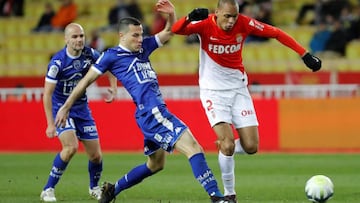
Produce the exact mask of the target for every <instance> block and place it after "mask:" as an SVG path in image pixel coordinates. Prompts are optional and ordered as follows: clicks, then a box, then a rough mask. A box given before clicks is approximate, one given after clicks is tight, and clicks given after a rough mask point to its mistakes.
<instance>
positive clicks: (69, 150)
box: [61, 146, 78, 161]
mask: <svg viewBox="0 0 360 203" xmlns="http://www.w3.org/2000/svg"><path fill="white" fill-rule="evenodd" d="M77 150H78V147H76V146H66V147H64V148H63V149H62V151H61V154H62V158H63V159H64V160H63V161H69V160H70V159H71V158H72V157H73V156H74V155H75V154H76V152H77Z"/></svg>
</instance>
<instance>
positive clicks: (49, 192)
mask: <svg viewBox="0 0 360 203" xmlns="http://www.w3.org/2000/svg"><path fill="white" fill-rule="evenodd" d="M40 200H41V201H43V202H56V197H55V190H54V188H47V189H46V190H43V191H42V192H41V194H40Z"/></svg>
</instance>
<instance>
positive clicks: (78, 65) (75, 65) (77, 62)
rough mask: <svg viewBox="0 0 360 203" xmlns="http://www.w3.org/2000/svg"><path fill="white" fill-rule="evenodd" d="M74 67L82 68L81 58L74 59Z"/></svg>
mask: <svg viewBox="0 0 360 203" xmlns="http://www.w3.org/2000/svg"><path fill="white" fill-rule="evenodd" d="M73 67H74V68H75V69H76V70H80V69H81V62H80V61H79V60H74V61H73Z"/></svg>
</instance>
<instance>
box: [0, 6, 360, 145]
mask: <svg viewBox="0 0 360 203" xmlns="http://www.w3.org/2000/svg"><path fill="white" fill-rule="evenodd" d="M172 2H173V4H174V5H175V8H176V12H177V16H178V18H180V17H182V16H185V15H187V14H188V13H189V12H190V11H191V10H192V9H194V8H196V7H206V8H209V9H210V10H214V9H215V6H216V4H217V0H196V1H193V0H172ZM359 2H360V1H358V0H296V1H289V0H248V1H242V0H239V5H240V12H241V13H243V14H245V15H249V16H251V17H253V18H255V19H257V20H259V21H262V22H265V23H268V24H272V25H274V26H276V27H279V28H281V29H282V30H284V31H285V32H287V33H288V34H290V35H291V36H292V37H294V38H295V39H296V40H297V41H298V42H300V43H301V44H302V45H303V46H304V47H306V48H307V49H308V50H309V51H310V52H312V53H313V54H315V55H317V56H319V57H320V58H321V59H322V61H323V67H322V69H321V71H319V72H316V73H312V72H311V71H310V70H309V69H308V68H306V66H305V65H304V63H303V61H302V60H301V58H300V57H299V56H298V55H297V54H296V53H295V52H293V51H292V50H290V49H289V48H287V47H285V46H283V45H282V44H280V43H279V42H278V41H276V40H272V39H271V40H269V39H264V38H258V37H254V36H250V37H249V38H248V39H247V41H246V43H245V45H244V48H243V61H244V65H245V68H246V71H247V73H248V76H249V88H250V91H251V93H252V95H253V97H254V100H255V105H256V108H257V109H258V110H257V114H259V120H260V123H261V128H260V131H261V132H260V133H261V134H262V136H263V137H262V140H261V147H262V149H264V150H283V151H284V150H285V151H286V150H313V149H317V150H319V149H320V150H336V151H358V150H360V140H359V139H360V138H358V137H360V136H358V135H359V130H358V129H357V126H356V125H357V122H356V120H357V119H358V118H357V117H358V115H360V109H359V108H360V107H359V106H360V105H359V104H360V99H359V95H360V90H359V84H360V3H359ZM155 3H156V1H155V0H102V1H97V0H56V1H49V0H0V6H1V7H0V9H1V14H0V113H1V115H3V116H2V118H1V119H2V120H1V122H0V123H1V124H0V125H2V126H1V128H2V129H5V133H2V135H1V136H2V137H4V138H5V136H7V135H8V134H11V133H6V132H7V131H6V130H8V132H14V131H15V132H16V133H17V134H19V135H22V134H28V133H29V132H22V131H21V129H18V125H17V124H14V122H16V123H26V122H28V121H25V120H24V121H22V120H21V119H23V118H19V115H22V116H21V117H32V118H34V117H33V116H35V115H36V116H37V117H36V118H34V120H32V123H30V124H29V126H28V127H29V128H31V126H32V127H33V126H41V128H40V130H39V128H37V130H38V131H39V132H38V131H36V132H33V133H34V134H40V135H39V136H41V137H42V138H43V139H46V138H45V135H44V136H42V134H44V133H43V131H44V130H45V127H46V126H45V124H46V122H45V121H44V117H45V116H44V115H43V112H41V113H38V112H40V111H41V110H42V109H41V108H42V105H41V97H42V86H43V83H44V75H45V73H46V70H47V64H48V62H49V60H50V57H51V56H52V55H53V54H54V53H55V52H57V51H58V50H60V49H62V48H63V47H64V39H63V38H64V37H63V28H64V26H65V25H66V24H68V23H69V22H77V23H80V24H81V25H82V26H83V27H84V29H85V32H86V40H87V44H88V45H90V46H92V47H93V48H95V49H97V50H99V51H103V50H105V49H106V48H108V47H112V46H115V45H117V44H118V37H117V32H116V27H115V26H114V24H116V22H117V20H118V18H120V17H123V16H135V17H137V18H139V19H140V20H142V22H143V23H144V28H145V29H144V30H145V35H149V34H154V33H156V32H158V31H159V30H161V29H162V27H163V26H164V21H165V19H164V17H163V16H162V15H161V14H159V13H157V12H156V11H155V10H154V5H155ZM64 13H65V14H64ZM198 46H199V45H198V41H197V39H196V37H194V36H189V37H185V36H178V35H176V36H174V37H173V38H172V39H171V41H170V42H169V43H168V44H167V45H166V46H164V47H163V48H161V49H159V50H158V51H157V52H154V54H153V55H152V56H151V59H152V64H153V67H154V68H155V70H156V71H157V74H158V78H159V81H160V85H161V86H162V92H163V94H164V97H165V98H166V99H167V100H171V102H170V106H171V107H172V108H174V109H177V110H176V111H179V114H180V115H181V116H183V118H184V120H185V121H187V119H189V122H187V123H189V124H190V122H194V123H197V125H196V126H194V128H197V129H199V131H200V133H201V134H203V132H207V133H209V134H211V133H212V132H211V131H209V128H210V127H209V126H208V124H207V120H206V118H205V117H203V115H202V114H203V112H202V107H201V106H200V105H199V103H200V102H199V99H198V97H199V93H198V88H197V79H198V78H197V74H198V73H197V70H198V49H199V48H198ZM106 85H107V81H106V79H104V78H100V79H99V80H98V81H97V83H96V85H94V87H92V88H90V89H89V98H90V101H92V102H93V103H92V105H94V106H97V107H98V109H96V107H94V108H95V109H94V110H93V111H94V113H95V114H96V115H97V116H98V117H104V119H106V120H107V119H108V118H107V115H103V114H101V113H100V112H101V111H103V109H104V108H105V109H107V108H108V107H104V105H103V104H98V103H97V102H98V101H99V99H102V98H103V97H104V94H105V92H106ZM118 94H119V95H118V100H119V101H120V102H123V101H124V102H127V101H128V100H129V96H128V94H127V93H126V91H125V90H124V89H123V88H122V87H121V86H120V87H119V93H118ZM194 101H195V102H194ZM184 103H185V104H184ZM29 105H30V106H29ZM32 105H34V106H32ZM98 105H99V106H98ZM121 105H124V104H123V103H121ZM126 105H128V103H126ZM129 105H132V103H131V102H129ZM190 107H191V108H192V109H191V108H190ZM189 108H190V109H191V111H190V110H189ZM31 109H36V111H35V112H29V111H30V110H31ZM129 109H130V111H129ZM129 109H128V111H129V116H132V112H131V110H133V109H132V108H131V107H129ZM179 109H180V110H179ZM119 111H120V110H119ZM197 111H199V112H197ZM98 112H99V113H98ZM186 112H192V115H190V116H187V115H183V114H186ZM109 113H110V114H113V115H114V114H116V113H114V112H112V111H111V110H109ZM118 113H119V114H121V113H124V112H121V111H120V112H118ZM100 114H101V115H100ZM193 115H198V116H195V117H194V116H193ZM19 119H20V120H19ZM24 119H25V118H24ZM199 119H200V120H199ZM128 120H129V119H127V120H124V121H122V122H129V121H128ZM115 125H116V124H115ZM105 126H106V125H105ZM125 126H127V125H126V124H125ZM190 126H191V124H190ZM199 126H200V127H199ZM102 128H103V129H107V127H102ZM109 128H110V129H109V130H107V131H106V130H105V131H106V133H107V132H108V131H109V134H111V127H109ZM134 129H136V126H134ZM134 129H133V130H134ZM131 130H132V129H128V131H129V133H131V132H132V131H131ZM210 130H211V129H210ZM135 131H136V130H135ZM136 132H137V131H136ZM106 133H105V134H106ZM139 137H141V136H139ZM214 138H215V137H214ZM7 139H9V142H10V143H11V140H12V139H13V138H10V137H7ZM309 139H311V140H312V142H308V141H309ZM200 140H201V141H200V142H203V143H202V144H203V145H205V147H208V148H209V149H214V146H213V145H212V143H210V142H208V141H202V139H201V138H200ZM324 140H325V141H324ZM212 141H213V140H211V142H212ZM14 142H15V140H14ZM140 142H141V141H140ZM323 142H325V143H323ZM3 143H4V142H3ZM103 143H104V145H105V147H106V145H107V142H106V141H104V142H103ZM269 143H270V144H269ZM319 143H321V144H319ZM47 144H49V143H47ZM108 144H109V146H114V148H116V147H119V145H117V146H115V145H116V144H114V143H110V142H109V143H108ZM6 146H10V145H8V144H6V145H5V144H4V145H2V146H0V150H1V149H3V150H6V149H8V148H7V147H6ZM49 146H51V144H49ZM38 147H39V148H42V147H43V146H38ZM120 147H121V144H120ZM123 147H125V148H126V147H127V146H123ZM18 148H19V149H22V148H25V149H26V146H19V147H18ZM110 148H111V147H110ZM140 148H141V146H140ZM11 149H13V148H10V149H9V150H11ZM43 149H44V148H43ZM45 149H47V148H46V147H45ZM15 150H16V149H15Z"/></svg>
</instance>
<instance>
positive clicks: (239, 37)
mask: <svg viewBox="0 0 360 203" xmlns="http://www.w3.org/2000/svg"><path fill="white" fill-rule="evenodd" d="M242 41H243V36H242V35H241V34H237V35H236V42H237V43H241V42H242Z"/></svg>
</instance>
